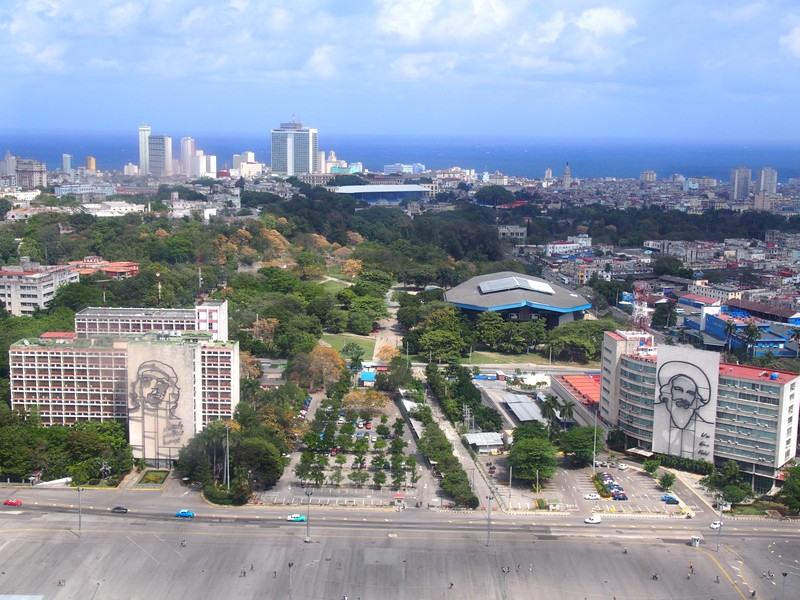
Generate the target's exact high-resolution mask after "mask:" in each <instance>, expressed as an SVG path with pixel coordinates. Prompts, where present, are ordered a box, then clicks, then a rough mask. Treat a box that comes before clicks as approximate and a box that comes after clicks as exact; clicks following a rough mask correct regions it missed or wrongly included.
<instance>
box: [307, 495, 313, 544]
mask: <svg viewBox="0 0 800 600" xmlns="http://www.w3.org/2000/svg"><path fill="white" fill-rule="evenodd" d="M305 494H306V498H308V503H307V505H306V539H305V542H306V544H308V543H310V542H311V531H310V527H311V525H310V523H309V521H310V520H311V496H312V495H313V494H314V492H313V490H308V489H307V490H306V491H305Z"/></svg>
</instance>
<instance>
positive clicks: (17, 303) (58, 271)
mask: <svg viewBox="0 0 800 600" xmlns="http://www.w3.org/2000/svg"><path fill="white" fill-rule="evenodd" d="M79 279H80V276H79V275H78V272H77V271H76V270H75V269H74V268H73V267H71V266H69V265H54V266H48V265H44V266H43V265H40V264H39V263H37V262H34V261H32V260H30V258H29V257H27V256H23V257H22V258H21V259H20V264H19V265H6V266H4V267H0V302H2V304H3V305H4V306H5V308H6V310H7V311H8V312H10V313H11V314H12V315H14V316H15V317H21V316H25V315H32V314H33V313H34V312H36V311H37V310H41V309H44V308H47V303H48V302H50V301H51V300H52V299H53V298H54V297H55V295H56V290H57V289H58V288H60V287H61V286H62V285H66V284H68V283H77V282H78V280H79Z"/></svg>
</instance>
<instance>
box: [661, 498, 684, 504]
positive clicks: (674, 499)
mask: <svg viewBox="0 0 800 600" xmlns="http://www.w3.org/2000/svg"><path fill="white" fill-rule="evenodd" d="M664 502H665V503H667V504H680V503H681V501H680V500H678V499H677V498H667V499H666V500H664Z"/></svg>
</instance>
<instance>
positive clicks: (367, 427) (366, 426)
mask: <svg viewBox="0 0 800 600" xmlns="http://www.w3.org/2000/svg"><path fill="white" fill-rule="evenodd" d="M364 427H365V428H366V429H372V422H371V421H367V422H366V423H364Z"/></svg>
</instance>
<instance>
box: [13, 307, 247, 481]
mask: <svg viewBox="0 0 800 600" xmlns="http://www.w3.org/2000/svg"><path fill="white" fill-rule="evenodd" d="M227 319H228V315H227V303H226V302H225V301H214V300H209V301H206V302H203V303H201V304H198V305H197V306H195V307H194V309H146V308H87V309H85V310H83V311H81V312H79V313H78V314H77V315H76V317H75V325H76V327H75V329H76V331H75V332H74V333H73V332H49V333H45V334H42V335H41V336H40V337H39V338H37V339H24V340H20V341H18V342H17V343H15V344H13V345H12V346H11V348H10V349H9V363H10V370H11V406H12V409H14V410H25V411H29V410H31V409H32V408H34V407H35V408H36V409H37V410H38V413H39V415H40V417H41V420H42V423H43V424H44V425H56V424H58V425H71V424H73V423H76V422H80V421H88V420H93V421H108V420H116V421H121V422H124V423H125V424H126V425H127V427H128V432H129V441H130V443H131V446H132V447H133V452H134V457H136V458H137V459H139V458H143V459H145V460H146V461H147V462H148V463H149V464H153V465H158V466H169V465H170V464H171V463H172V461H174V460H175V459H176V458H177V457H178V451H179V450H180V448H181V447H182V446H183V445H184V444H186V442H187V441H188V440H189V438H191V437H192V436H193V435H194V434H195V433H197V432H198V431H200V430H202V429H203V428H204V427H205V426H206V425H207V424H208V423H210V422H212V421H216V420H220V419H230V418H232V416H233V412H234V410H235V409H236V405H237V404H238V403H239V344H238V342H235V341H228V339H227V335H228V331H227Z"/></svg>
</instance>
